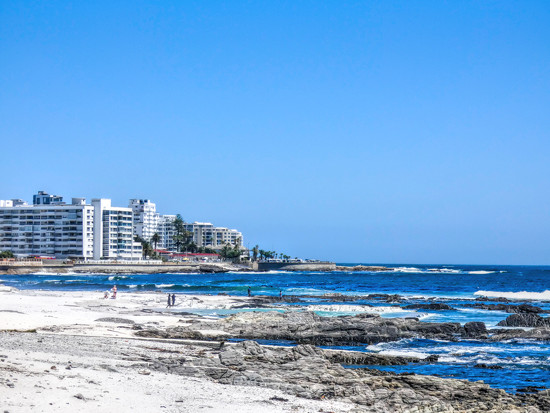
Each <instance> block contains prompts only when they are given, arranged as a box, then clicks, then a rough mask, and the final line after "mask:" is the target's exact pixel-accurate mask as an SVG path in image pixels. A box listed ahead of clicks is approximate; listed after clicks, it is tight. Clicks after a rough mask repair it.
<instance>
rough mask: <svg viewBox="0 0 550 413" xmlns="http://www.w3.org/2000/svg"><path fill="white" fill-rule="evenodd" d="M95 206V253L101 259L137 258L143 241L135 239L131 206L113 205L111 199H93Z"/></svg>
mask: <svg viewBox="0 0 550 413" xmlns="http://www.w3.org/2000/svg"><path fill="white" fill-rule="evenodd" d="M92 206H93V208H94V234H95V236H94V249H93V251H94V254H93V257H94V259H95V260H99V259H124V260H137V259H140V258H141V256H142V252H143V250H142V246H141V243H139V242H136V241H134V230H133V221H134V214H133V212H132V209H131V208H123V207H113V206H112V205H111V200H110V199H100V198H94V199H92Z"/></svg>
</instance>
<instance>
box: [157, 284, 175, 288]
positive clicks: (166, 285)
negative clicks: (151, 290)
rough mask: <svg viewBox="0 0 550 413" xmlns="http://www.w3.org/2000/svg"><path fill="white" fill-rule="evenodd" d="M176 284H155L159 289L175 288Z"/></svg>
mask: <svg viewBox="0 0 550 413" xmlns="http://www.w3.org/2000/svg"><path fill="white" fill-rule="evenodd" d="M175 285H176V284H155V286H156V287H157V288H170V287H173V286H175Z"/></svg>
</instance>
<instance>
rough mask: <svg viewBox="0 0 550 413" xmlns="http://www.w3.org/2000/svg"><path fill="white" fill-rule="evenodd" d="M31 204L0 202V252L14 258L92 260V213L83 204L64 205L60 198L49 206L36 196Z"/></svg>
mask: <svg viewBox="0 0 550 413" xmlns="http://www.w3.org/2000/svg"><path fill="white" fill-rule="evenodd" d="M45 199H47V200H48V201H49V202H43V201H44V200H45ZM34 201H35V202H34V203H33V205H27V203H26V202H24V201H22V200H19V199H18V200H11V201H2V202H0V250H3V251H4V250H5V251H11V252H13V253H14V254H15V255H16V256H32V255H38V256H51V257H56V258H80V259H86V258H92V257H93V219H94V210H93V208H92V207H91V206H90V205H86V203H85V200H83V199H82V198H73V200H72V203H71V204H70V205H66V204H65V203H64V202H63V198H61V197H55V200H53V202H52V198H49V196H48V194H46V193H45V192H40V193H39V195H38V198H37V195H35V198H34Z"/></svg>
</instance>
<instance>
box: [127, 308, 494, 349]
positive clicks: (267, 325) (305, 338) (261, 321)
mask: <svg viewBox="0 0 550 413" xmlns="http://www.w3.org/2000/svg"><path fill="white" fill-rule="evenodd" d="M205 332H206V333H205ZM136 334H137V335H139V336H142V337H144V336H149V337H162V338H187V339H216V340H224V339H227V338H239V339H255V340H259V339H261V340H287V341H292V342H295V343H301V344H313V345H324V346H334V345H337V346H353V345H361V344H376V343H381V342H389V341H397V340H401V339H406V338H415V337H424V338H429V339H437V340H452V341H454V340H456V339H457V338H458V337H461V336H463V337H468V338H486V334H487V330H486V329H485V325H484V324H483V323H467V324H466V325H465V326H464V327H462V326H461V325H460V323H424V322H420V321H418V320H417V319H400V318H393V319H388V318H381V317H380V316H378V315H373V314H361V315H357V316H342V317H320V316H318V315H316V314H315V313H312V312H287V313H278V312H269V313H258V312H250V313H239V314H235V315H232V316H230V317H227V318H225V319H223V320H218V321H215V322H212V321H199V320H197V321H195V322H193V323H189V324H187V325H184V326H178V327H173V328H169V329H167V330H163V331H158V330H156V329H154V328H149V329H144V330H142V331H138V332H136Z"/></svg>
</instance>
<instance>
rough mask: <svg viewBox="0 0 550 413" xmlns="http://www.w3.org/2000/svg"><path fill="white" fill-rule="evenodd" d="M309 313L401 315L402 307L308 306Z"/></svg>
mask: <svg viewBox="0 0 550 413" xmlns="http://www.w3.org/2000/svg"><path fill="white" fill-rule="evenodd" d="M305 308H306V309H307V310H309V311H322V312H336V313H370V314H382V313H400V312H403V309H402V308H401V307H370V306H366V305H349V304H342V305H338V304H332V305H308V306H306V307H305Z"/></svg>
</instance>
